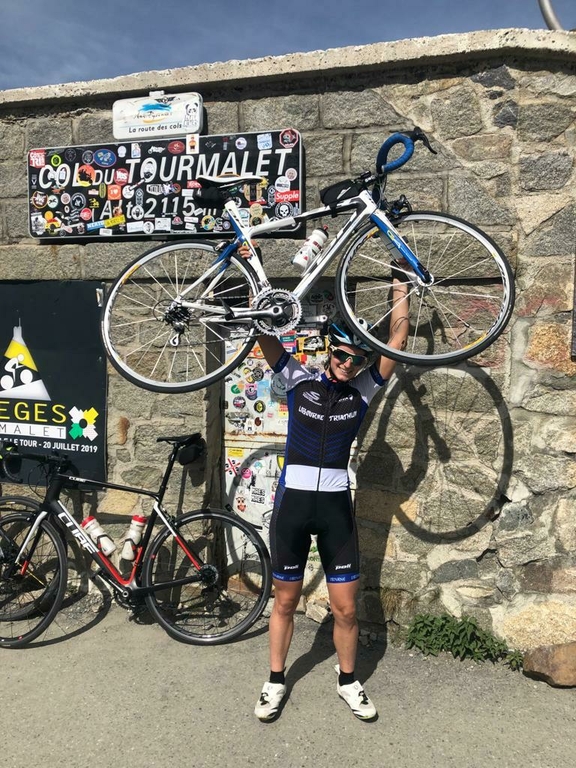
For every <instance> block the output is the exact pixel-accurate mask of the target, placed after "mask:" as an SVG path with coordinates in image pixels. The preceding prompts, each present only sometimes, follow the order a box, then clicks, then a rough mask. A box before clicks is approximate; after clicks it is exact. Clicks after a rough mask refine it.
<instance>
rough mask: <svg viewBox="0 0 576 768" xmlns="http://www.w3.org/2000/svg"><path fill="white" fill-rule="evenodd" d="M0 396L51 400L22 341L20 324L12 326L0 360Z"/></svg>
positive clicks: (15, 398) (17, 398)
mask: <svg viewBox="0 0 576 768" xmlns="http://www.w3.org/2000/svg"><path fill="white" fill-rule="evenodd" d="M0 397H1V398H9V399H12V400H51V397H50V395H49V394H48V390H47V389H46V387H45V386H44V382H43V381H42V377H41V376H40V373H39V372H38V368H37V367H36V363H35V362H34V359H33V357H32V355H31V354H30V350H29V349H28V347H27V346H26V342H25V341H24V337H23V336H22V326H21V325H16V326H14V333H13V336H12V341H11V342H10V344H9V345H8V349H7V350H6V352H4V357H3V358H2V359H1V360H0Z"/></svg>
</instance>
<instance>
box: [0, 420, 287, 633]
mask: <svg viewBox="0 0 576 768" xmlns="http://www.w3.org/2000/svg"><path fill="white" fill-rule="evenodd" d="M158 441H159V442H166V443H169V444H171V445H172V451H171V453H170V456H169V457H168V463H167V466H166V470H165V472H164V477H163V479H162V482H161V484H160V488H159V490H158V491H156V492H154V491H148V490H145V489H142V488H131V487H128V486H122V485H116V484H114V483H104V482H99V481H94V480H86V479H84V478H81V477H75V476H73V475H71V474H70V472H69V462H68V460H67V459H65V458H62V457H57V456H42V455H39V454H30V453H19V452H18V451H16V450H15V449H14V448H13V447H11V446H4V447H3V448H2V450H1V451H0V453H1V455H2V465H3V469H4V472H5V474H7V475H8V476H9V477H10V476H11V475H12V473H13V471H14V469H15V466H14V463H15V462H16V463H17V462H19V461H20V460H21V459H23V458H26V459H32V460H34V461H37V462H38V463H39V464H40V465H41V466H42V467H44V468H45V470H46V471H47V473H48V483H47V489H46V495H45V498H44V500H43V501H42V502H40V503H38V502H37V501H36V500H34V499H28V498H22V497H3V498H0V648H18V647H21V646H23V645H26V644H27V643H29V642H31V641H32V640H34V639H35V638H37V637H38V636H39V635H41V634H42V633H43V632H44V631H45V630H46V629H47V628H48V626H49V625H50V623H51V622H52V621H53V619H54V617H55V616H56V614H57V612H58V610H59V608H60V607H61V605H62V602H63V600H64V597H65V592H66V585H67V575H68V557H67V551H66V542H65V532H68V534H70V535H72V536H73V537H74V539H75V541H76V543H77V544H78V545H79V546H80V547H82V549H83V550H84V551H85V552H86V553H87V554H88V555H89V557H90V558H91V559H92V560H93V561H94V563H95V564H96V566H98V568H97V570H96V571H95V572H94V574H92V576H97V577H100V578H102V579H103V580H104V581H105V582H106V583H107V584H108V585H109V586H110V587H112V589H113V590H114V592H115V594H116V595H117V597H118V598H119V601H120V602H121V603H122V604H125V605H131V604H136V603H137V602H138V601H141V600H142V599H144V600H145V602H146V606H147V608H148V610H149V611H150V613H151V614H152V616H153V617H154V619H155V620H156V621H157V622H158V623H159V624H160V626H161V627H163V628H164V629H165V630H166V632H168V634H169V635H170V636H171V637H173V638H175V639H176V640H180V641H182V642H185V643H191V644H197V645H211V644H216V643H223V642H227V641H229V640H233V639H234V638H236V637H238V636H239V635H241V634H242V633H243V632H245V631H246V630H247V629H249V628H250V627H251V626H252V625H253V624H254V623H255V622H256V621H257V619H258V618H259V617H260V616H261V615H262V613H263V611H264V608H265V607H266V604H267V601H268V597H269V596H270V588H271V583H272V572H271V567H270V557H269V554H268V550H267V549H266V545H265V544H264V542H263V540H262V538H261V537H260V535H259V534H258V532H257V531H256V530H255V528H254V527H253V526H252V525H250V524H249V523H247V522H246V521H244V520H242V519H240V518H238V517H236V516H235V515H233V514H230V513H228V512H224V511H221V510H207V509H202V510H198V511H195V512H186V513H185V514H182V515H178V516H172V515H170V514H169V513H168V512H167V511H166V509H165V508H164V507H163V506H162V500H163V497H164V494H165V491H166V487H167V485H168V480H169V478H170V474H171V472H172V469H173V466H174V463H175V461H176V459H178V460H179V461H180V463H181V464H183V465H185V464H189V463H190V462H191V461H193V460H194V459H195V458H196V457H197V456H198V455H200V453H201V452H203V451H204V441H203V440H202V439H201V438H200V435H199V434H195V435H187V436H184V437H159V438H158ZM11 467H12V469H11ZM78 487H80V488H82V489H86V490H94V489H96V490H102V489H106V488H111V489H116V490H120V491H125V492H128V493H136V494H142V495H145V496H147V497H149V498H151V499H152V500H153V505H152V512H151V514H150V515H149V517H148V521H147V524H146V528H145V529H144V531H143V534H142V539H141V541H140V543H139V544H138V546H137V547H136V551H135V558H134V561H133V563H132V564H131V567H130V570H129V573H127V574H126V575H122V573H121V572H120V571H119V570H118V569H117V568H116V567H115V565H114V564H113V563H112V562H111V560H110V558H109V557H107V556H106V555H105V554H104V552H103V551H102V550H101V549H100V547H99V546H98V545H97V543H95V542H94V541H93V540H92V538H91V537H90V536H89V535H88V534H87V533H86V532H85V530H84V528H83V527H82V526H81V525H80V524H79V523H78V522H77V521H76V520H75V519H74V518H73V517H72V515H71V514H70V512H69V511H68V510H67V509H66V507H65V506H64V504H63V503H62V501H61V500H60V494H61V492H62V490H63V489H64V488H78ZM155 524H159V525H160V527H159V530H156V531H155V530H154V527H155Z"/></svg>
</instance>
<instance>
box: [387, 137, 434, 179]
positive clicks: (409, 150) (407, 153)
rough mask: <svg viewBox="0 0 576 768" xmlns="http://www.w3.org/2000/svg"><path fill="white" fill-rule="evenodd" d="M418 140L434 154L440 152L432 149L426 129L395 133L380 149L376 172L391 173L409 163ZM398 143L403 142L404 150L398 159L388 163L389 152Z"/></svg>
mask: <svg viewBox="0 0 576 768" xmlns="http://www.w3.org/2000/svg"><path fill="white" fill-rule="evenodd" d="M417 141H421V142H422V143H423V144H424V146H425V147H426V148H427V149H429V150H430V152H432V153H433V154H434V155H437V154H438V153H437V152H436V150H435V149H432V147H431V146H430V142H429V140H428V137H427V136H426V134H425V133H424V131H421V130H420V128H418V127H416V128H415V129H414V130H413V131H407V132H406V133H393V134H392V135H391V136H389V137H388V138H387V139H386V141H385V142H384V144H382V146H381V147H380V149H379V151H378V155H377V157H376V173H377V174H378V175H380V174H382V175H384V174H387V173H391V172H392V171H395V170H396V169H397V168H400V166H402V165H404V164H405V163H407V162H408V160H410V158H411V157H412V155H413V154H414V145H415V143H416V142H417ZM396 144H403V145H404V152H403V154H402V155H400V157H398V158H396V160H391V161H390V162H389V163H388V162H387V160H388V153H389V152H390V150H391V149H392V147H395V146H396Z"/></svg>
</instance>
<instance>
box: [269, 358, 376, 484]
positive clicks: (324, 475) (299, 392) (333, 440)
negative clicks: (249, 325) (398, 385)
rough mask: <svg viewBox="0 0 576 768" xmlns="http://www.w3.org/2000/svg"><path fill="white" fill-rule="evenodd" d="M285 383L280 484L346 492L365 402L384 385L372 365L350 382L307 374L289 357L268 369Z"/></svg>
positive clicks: (366, 405)
mask: <svg viewBox="0 0 576 768" xmlns="http://www.w3.org/2000/svg"><path fill="white" fill-rule="evenodd" d="M273 370H274V372H275V373H280V374H281V375H282V377H283V378H284V380H285V382H286V394H287V398H288V437H287V439H286V453H285V455H284V468H283V470H282V474H281V476H280V480H279V483H280V485H283V486H285V487H286V488H297V489H300V490H303V491H342V490H345V489H346V488H348V487H349V484H350V483H349V478H348V462H349V460H350V450H351V448H352V443H353V441H354V438H355V437H356V435H357V434H358V430H359V429H360V424H361V423H362V419H363V418H364V416H365V414H366V411H367V410H368V405H369V404H370V401H371V400H372V398H373V397H374V395H376V393H377V392H378V391H379V390H380V389H381V387H383V386H385V384H386V380H385V379H383V378H382V377H381V376H380V373H379V372H378V369H377V367H376V365H375V364H374V365H371V366H370V367H369V368H367V369H366V370H364V371H362V372H361V373H360V374H359V375H358V376H356V377H355V378H354V379H351V380H350V381H349V382H334V381H330V379H329V378H328V377H327V376H326V374H325V373H311V372H310V371H308V370H307V369H306V368H305V367H304V366H303V365H300V363H298V362H297V361H296V360H295V359H294V358H293V357H292V356H291V355H290V354H289V353H288V352H284V353H283V354H282V356H281V357H280V359H279V360H278V362H277V363H276V365H275V366H274V368H273Z"/></svg>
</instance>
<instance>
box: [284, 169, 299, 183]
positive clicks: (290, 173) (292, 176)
mask: <svg viewBox="0 0 576 768" xmlns="http://www.w3.org/2000/svg"><path fill="white" fill-rule="evenodd" d="M286 178H287V179H288V181H295V180H296V179H297V178H298V171H297V170H296V168H287V169H286Z"/></svg>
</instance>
